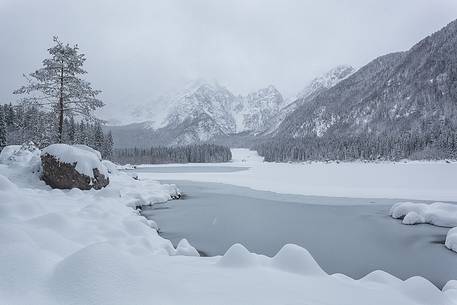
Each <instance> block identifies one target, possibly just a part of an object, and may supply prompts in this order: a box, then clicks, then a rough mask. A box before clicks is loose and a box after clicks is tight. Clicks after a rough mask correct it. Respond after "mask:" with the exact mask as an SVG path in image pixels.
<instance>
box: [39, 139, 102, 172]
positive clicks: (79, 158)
mask: <svg viewBox="0 0 457 305" xmlns="http://www.w3.org/2000/svg"><path fill="white" fill-rule="evenodd" d="M46 154H49V155H51V156H54V157H55V158H57V159H58V160H59V161H61V162H64V163H68V164H76V167H75V169H76V171H77V172H78V173H80V174H83V175H86V176H89V177H91V178H94V172H93V169H95V168H96V169H98V171H99V172H100V173H101V174H102V175H105V176H106V175H107V174H108V171H107V169H106V168H105V166H103V164H102V162H101V156H100V153H99V152H98V151H96V150H94V149H92V148H90V147H87V146H85V145H67V144H52V145H49V146H48V147H46V148H45V149H43V151H42V153H41V155H46Z"/></svg>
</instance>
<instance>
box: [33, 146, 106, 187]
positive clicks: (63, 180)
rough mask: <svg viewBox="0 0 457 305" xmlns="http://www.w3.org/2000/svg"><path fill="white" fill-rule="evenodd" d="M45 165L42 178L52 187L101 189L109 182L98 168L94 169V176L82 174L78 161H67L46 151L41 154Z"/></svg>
mask: <svg viewBox="0 0 457 305" xmlns="http://www.w3.org/2000/svg"><path fill="white" fill-rule="evenodd" d="M41 163H42V166H43V176H42V179H43V181H44V182H46V184H47V185H49V186H50V187H52V188H57V189H72V188H79V189H81V190H90V189H92V188H93V189H96V190H99V189H101V188H103V187H105V186H107V185H108V184H109V178H108V177H107V176H105V175H103V174H102V173H100V171H99V170H98V169H97V168H94V169H93V177H89V176H87V175H84V174H81V173H79V172H78V171H77V170H76V163H73V164H70V163H65V162H62V161H60V160H59V159H57V158H56V157H54V156H52V155H50V154H48V153H46V154H43V155H41Z"/></svg>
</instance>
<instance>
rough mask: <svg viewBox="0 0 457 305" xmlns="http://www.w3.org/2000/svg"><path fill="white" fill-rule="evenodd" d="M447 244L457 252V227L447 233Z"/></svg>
mask: <svg viewBox="0 0 457 305" xmlns="http://www.w3.org/2000/svg"><path fill="white" fill-rule="evenodd" d="M445 245H446V247H448V249H451V250H452V251H455V252H457V227H455V228H452V229H450V230H449V232H448V233H447V235H446V241H445Z"/></svg>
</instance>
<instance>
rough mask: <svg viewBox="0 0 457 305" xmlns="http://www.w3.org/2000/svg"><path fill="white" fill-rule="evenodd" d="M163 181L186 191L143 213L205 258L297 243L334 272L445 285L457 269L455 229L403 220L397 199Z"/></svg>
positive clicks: (272, 250)
mask: <svg viewBox="0 0 457 305" xmlns="http://www.w3.org/2000/svg"><path fill="white" fill-rule="evenodd" d="M167 168H168V169H167V170H168V171H172V168H173V167H167ZM212 170H213V171H214V170H217V167H213V169H212ZM222 170H223V169H222ZM142 171H144V169H143V170H142ZM163 182H166V183H175V184H177V185H178V186H179V188H180V189H181V190H182V191H183V192H184V193H185V195H186V196H185V197H184V199H182V200H176V201H170V202H168V203H165V204H159V205H155V206H153V207H151V208H147V209H144V211H143V214H144V215H145V216H146V217H150V218H151V219H153V220H155V221H156V222H157V223H158V224H159V227H160V231H161V235H162V236H163V237H165V238H167V239H170V240H171V241H172V242H173V243H174V244H175V245H176V244H177V243H178V242H179V240H180V239H182V238H187V239H188V240H189V241H190V243H191V244H192V245H193V246H194V247H196V248H197V249H198V250H199V251H201V252H202V253H204V254H205V255H210V256H212V255H222V254H224V253H225V252H226V250H227V249H228V248H229V247H230V246H231V245H233V244H234V243H242V244H243V245H244V246H246V247H247V248H248V249H249V250H250V251H252V252H256V253H259V254H265V255H268V256H273V255H275V254H276V252H277V251H278V250H279V249H280V248H281V247H282V246H283V245H284V244H287V243H294V244H298V245H300V246H303V247H305V248H306V249H308V250H309V251H310V253H311V254H312V255H313V256H314V258H315V259H316V260H317V261H318V263H319V264H320V265H321V266H322V267H323V268H324V270H325V271H327V272H328V273H344V274H346V275H349V276H351V277H353V278H360V277H362V276H364V275H366V274H367V273H369V272H371V271H373V270H377V269H382V270H384V271H387V272H389V273H391V274H393V275H395V276H397V277H399V278H402V279H406V278H408V277H411V276H415V275H421V276H423V277H425V278H427V279H429V280H430V281H432V282H433V283H435V284H436V285H437V286H439V287H441V286H442V285H444V284H445V283H446V282H447V281H448V280H450V279H455V275H456V274H457V255H456V253H454V252H452V251H450V250H448V249H446V248H445V246H444V240H445V236H446V233H447V231H448V228H440V227H435V226H431V225H418V226H405V225H402V224H401V223H400V221H398V220H395V219H392V218H391V217H389V216H388V211H389V208H390V206H391V205H392V204H393V203H395V202H396V201H395V200H389V199H349V198H330V197H311V196H301V195H282V194H277V193H271V192H265V191H257V190H252V189H249V188H244V187H238V186H233V185H228V184H220V183H209V182H192V181H176V180H175V181H163Z"/></svg>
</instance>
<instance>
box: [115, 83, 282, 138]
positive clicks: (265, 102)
mask: <svg viewBox="0 0 457 305" xmlns="http://www.w3.org/2000/svg"><path fill="white" fill-rule="evenodd" d="M284 105H285V102H284V98H283V97H282V95H281V93H280V92H279V91H278V90H277V89H276V88H275V87H273V86H269V87H267V88H264V89H261V90H258V91H256V92H253V93H251V94H248V95H246V96H235V95H234V94H233V93H231V92H230V91H229V90H228V89H227V88H225V87H223V86H221V85H219V84H212V83H208V82H202V81H198V82H195V83H193V84H191V85H190V86H187V87H186V88H184V89H183V90H181V91H179V92H177V93H175V94H172V95H169V96H165V97H162V98H161V99H160V100H159V101H155V103H154V108H155V109H156V111H154V110H152V109H151V107H147V106H144V107H141V108H138V109H136V110H135V113H134V115H135V116H136V117H137V120H139V121H144V122H143V123H135V124H130V125H126V126H111V127H108V128H109V129H110V130H112V132H113V136H114V138H115V142H116V146H118V147H132V146H140V147H144V146H150V145H185V144H191V143H197V142H205V141H208V140H210V139H213V138H217V137H221V136H227V135H231V134H236V133H247V134H252V135H255V134H259V133H261V132H263V131H265V130H266V129H267V128H269V127H270V123H271V120H272V118H273V117H274V116H276V115H277V113H278V112H279V111H280V109H281V108H282V107H284Z"/></svg>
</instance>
